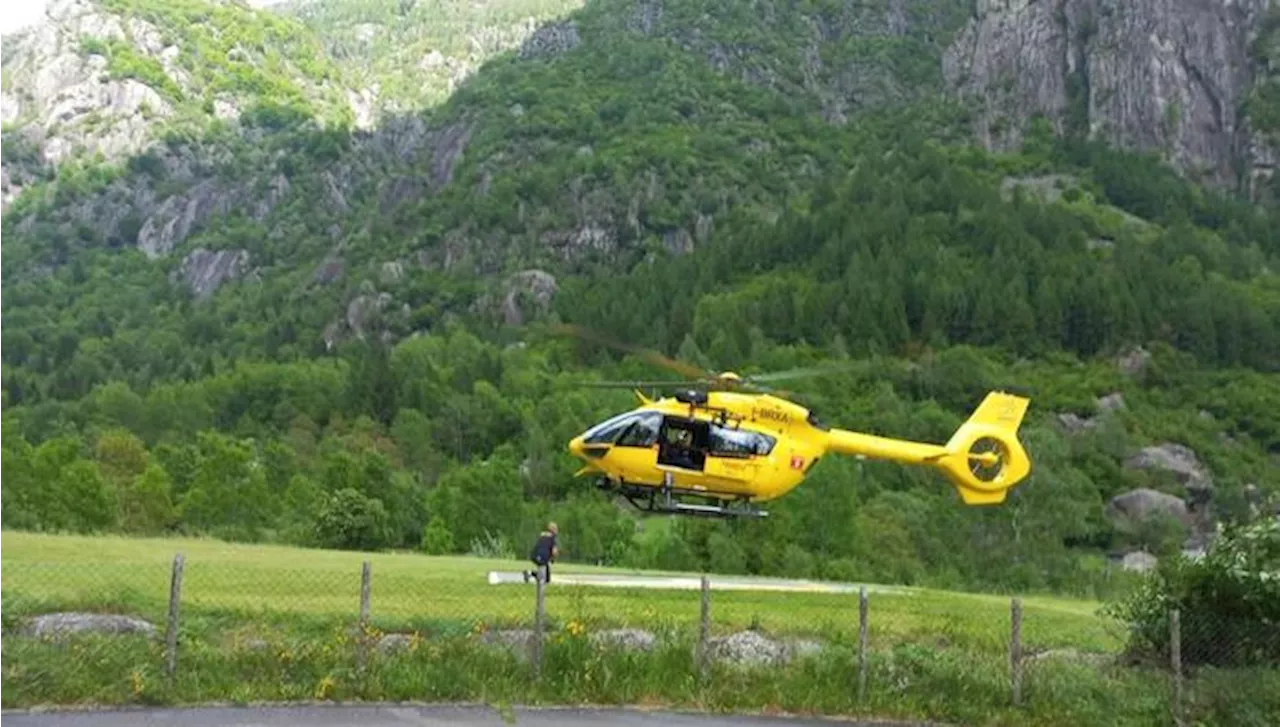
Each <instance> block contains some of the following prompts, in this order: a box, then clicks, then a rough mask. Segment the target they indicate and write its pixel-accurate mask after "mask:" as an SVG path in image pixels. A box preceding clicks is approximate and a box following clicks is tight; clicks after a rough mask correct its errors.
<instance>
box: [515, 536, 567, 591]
mask: <svg viewBox="0 0 1280 727" xmlns="http://www.w3.org/2000/svg"><path fill="white" fill-rule="evenodd" d="M559 532H560V530H559V528H557V527H556V524H555V523H547V529H546V530H543V531H542V534H541V535H539V536H538V542H536V543H534V544H533V550H532V551H530V553H529V560H531V561H533V565H534V569H533V570H531V571H525V572H524V582H525V583H528V582H529V579H530V578H537V577H538V572H539V571H541V572H542V582H543V583H550V582H551V561H553V560H555V558H556V556H557V555H559V554H560V549H559V548H557V547H556V534H557V533H559Z"/></svg>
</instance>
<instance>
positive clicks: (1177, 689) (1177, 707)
mask: <svg viewBox="0 0 1280 727" xmlns="http://www.w3.org/2000/svg"><path fill="white" fill-rule="evenodd" d="M1181 616H1182V615H1181V613H1179V611H1178V609H1176V608H1175V609H1173V611H1172V612H1171V613H1170V614H1169V666H1170V667H1172V669H1173V723H1174V724H1176V725H1181V724H1182V618H1181Z"/></svg>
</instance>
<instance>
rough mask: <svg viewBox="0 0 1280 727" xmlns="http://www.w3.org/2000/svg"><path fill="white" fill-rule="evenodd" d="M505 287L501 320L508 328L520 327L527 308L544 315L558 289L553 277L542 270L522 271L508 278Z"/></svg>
mask: <svg viewBox="0 0 1280 727" xmlns="http://www.w3.org/2000/svg"><path fill="white" fill-rule="evenodd" d="M505 287H506V294H505V295H504V296H503V298H502V318H503V320H504V321H505V322H506V324H507V325H508V326H519V325H522V324H523V323H524V321H525V317H526V315H527V313H528V311H527V310H526V307H528V306H532V307H533V309H534V310H535V311H536V312H538V313H545V312H546V311H547V310H548V309H549V308H550V306H551V299H552V297H554V296H555V294H556V290H558V289H559V288H558V286H557V284H556V279H555V277H554V276H553V275H551V274H550V273H547V272H545V271H542V270H522V271H520V272H518V273H516V274H515V275H512V276H511V277H510V278H508V279H507V283H506V286H505Z"/></svg>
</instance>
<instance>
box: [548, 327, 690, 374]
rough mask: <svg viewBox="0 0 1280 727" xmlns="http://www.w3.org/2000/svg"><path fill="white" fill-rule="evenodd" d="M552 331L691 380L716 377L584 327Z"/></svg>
mask: <svg viewBox="0 0 1280 727" xmlns="http://www.w3.org/2000/svg"><path fill="white" fill-rule="evenodd" d="M551 330H552V332H553V333H559V334H561V335H567V336H574V337H576V338H581V339H583V340H587V341H593V342H595V343H599V344H601V345H603V346H608V347H610V348H615V349H617V350H619V351H626V352H627V353H631V354H635V355H637V356H639V357H640V358H643V359H644V360H646V361H648V362H649V363H651V364H654V365H655V366H661V367H662V368H665V369H668V370H670V371H675V372H676V373H679V374H683V375H685V376H688V377H691V378H695V379H705V378H707V377H708V376H713V375H714V374H712V373H711V372H710V371H705V370H703V369H701V368H699V367H697V366H694V365H693V364H688V363H685V362H683V361H677V360H676V359H673V358H671V357H670V356H666V355H664V354H662V353H659V352H658V351H655V350H653V349H651V348H643V347H641V346H635V345H632V344H629V343H623V342H621V341H615V340H613V339H611V338H607V337H605V336H603V335H601V334H599V333H597V332H596V331H592V330H590V329H587V328H584V327H583V326H579V325H575V324H572V323H560V324H556V325H554V326H552V327H551ZM682 383H683V382H682Z"/></svg>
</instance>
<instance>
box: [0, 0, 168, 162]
mask: <svg viewBox="0 0 1280 727" xmlns="http://www.w3.org/2000/svg"><path fill="white" fill-rule="evenodd" d="M45 14H46V22H44V23H41V24H39V25H36V26H33V27H32V28H30V29H29V30H26V31H24V32H22V33H19V34H16V35H14V36H12V37H7V38H5V45H6V47H5V54H4V55H5V72H6V74H12V77H13V79H14V80H13V82H12V83H11V84H6V90H5V91H4V93H3V110H4V111H3V114H4V121H5V122H6V123H17V124H21V125H22V126H23V127H24V130H25V131H26V132H27V133H31V132H32V131H37V132H38V133H39V135H40V137H41V139H42V142H43V143H42V144H41V156H42V157H43V160H44V161H45V162H48V163H57V162H60V161H62V160H64V159H67V158H69V157H70V156H72V155H73V154H75V153H79V152H84V153H89V154H93V153H101V154H102V155H103V156H104V157H106V158H107V159H112V160H117V159H122V158H124V157H125V156H127V155H129V154H132V153H134V152H137V151H138V150H140V149H141V148H142V147H143V146H144V145H145V144H146V142H147V141H148V140H149V138H150V136H149V134H150V126H151V124H152V122H153V121H155V120H158V119H163V118H165V117H168V116H169V115H171V114H172V113H173V106H172V104H171V103H170V101H169V100H168V99H166V98H165V97H163V96H161V94H160V92H159V91H158V90H157V89H155V88H153V87H151V86H148V85H146V84H144V83H142V82H140V81H138V80H136V79H134V78H121V77H118V76H116V75H115V74H112V73H110V72H109V71H108V59H107V58H106V57H105V56H103V55H101V54H100V53H96V52H92V51H93V50H94V47H93V46H91V47H90V48H89V49H88V50H86V49H85V48H84V47H83V46H82V39H84V38H92V39H95V40H97V41H99V42H100V43H109V42H112V41H126V40H127V41H128V42H129V43H130V44H131V45H132V46H135V47H137V48H138V49H139V50H140V52H142V53H149V54H152V55H153V56H154V59H155V60H156V62H157V64H158V66H159V67H160V68H162V69H163V71H164V73H165V74H166V76H167V78H168V81H169V83H171V84H173V87H176V88H180V87H181V86H180V84H182V83H185V82H186V81H187V78H186V75H185V72H183V71H181V69H180V68H178V67H177V66H176V65H175V64H174V63H173V61H174V58H175V52H176V49H172V47H171V46H166V45H165V44H164V43H163V42H162V41H161V34H160V32H159V30H158V29H157V28H156V27H155V26H154V25H151V24H150V23H148V22H147V21H145V20H142V19H140V18H124V17H123V16H120V15H115V14H112V13H109V12H107V11H106V10H105V9H104V8H102V7H101V6H99V5H98V4H96V3H92V2H88V0H53V2H50V3H49V6H48V7H47V8H46V10H45Z"/></svg>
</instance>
